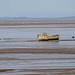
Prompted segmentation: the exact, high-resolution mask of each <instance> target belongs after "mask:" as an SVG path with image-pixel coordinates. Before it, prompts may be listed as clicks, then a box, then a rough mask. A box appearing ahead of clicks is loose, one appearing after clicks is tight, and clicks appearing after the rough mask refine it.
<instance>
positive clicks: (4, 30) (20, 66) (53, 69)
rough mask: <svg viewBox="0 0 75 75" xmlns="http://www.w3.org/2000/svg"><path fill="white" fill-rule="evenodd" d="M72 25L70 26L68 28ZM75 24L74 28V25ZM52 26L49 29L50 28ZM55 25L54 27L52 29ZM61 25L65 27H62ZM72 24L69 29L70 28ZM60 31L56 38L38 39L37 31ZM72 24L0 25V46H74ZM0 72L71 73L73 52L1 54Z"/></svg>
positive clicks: (74, 69) (21, 74)
mask: <svg viewBox="0 0 75 75" xmlns="http://www.w3.org/2000/svg"><path fill="white" fill-rule="evenodd" d="M71 26H72V27H71ZM73 26H74V27H73ZM51 27H52V28H51ZM55 27H57V28H55ZM63 27H64V28H63ZM65 27H67V28H65ZM70 27H71V28H70ZM43 32H47V33H50V35H54V34H59V35H60V38H59V40H57V41H40V42H39V41H38V40H37V35H38V34H39V33H43ZM73 35H75V25H74V24H73V25H25V26H0V36H1V37H2V38H3V40H0V49H7V48H9V49H10V50H11V48H42V49H58V48H62V49H64V48H69V49H71V48H75V39H74V38H72V36H73ZM0 74H1V75H29V74H30V75H60V74H61V75H74V74H75V55H74V54H57V53H54V54H51V53H42V54H41V53H37V54H35V53H17V54H16V53H11V54H10V53H6V54H4V53H2V54H0Z"/></svg>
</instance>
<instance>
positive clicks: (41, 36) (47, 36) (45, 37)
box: [38, 33, 59, 41]
mask: <svg viewBox="0 0 75 75" xmlns="http://www.w3.org/2000/svg"><path fill="white" fill-rule="evenodd" d="M48 40H59V35H53V36H50V34H49V33H43V34H39V35H38V41H48Z"/></svg>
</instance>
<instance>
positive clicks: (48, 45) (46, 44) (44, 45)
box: [38, 41, 59, 48]
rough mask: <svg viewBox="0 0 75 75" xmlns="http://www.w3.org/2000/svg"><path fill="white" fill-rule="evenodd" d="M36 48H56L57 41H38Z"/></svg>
mask: <svg viewBox="0 0 75 75" xmlns="http://www.w3.org/2000/svg"><path fill="white" fill-rule="evenodd" d="M38 46H39V47H40V48H58V47H59V41H39V42H38Z"/></svg>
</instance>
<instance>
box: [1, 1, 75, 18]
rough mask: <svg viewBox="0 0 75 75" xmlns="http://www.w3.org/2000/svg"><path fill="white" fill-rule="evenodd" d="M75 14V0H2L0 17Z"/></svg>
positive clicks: (40, 16) (46, 16)
mask: <svg viewBox="0 0 75 75" xmlns="http://www.w3.org/2000/svg"><path fill="white" fill-rule="evenodd" d="M71 16H75V0H0V17H30V18H54V17H71Z"/></svg>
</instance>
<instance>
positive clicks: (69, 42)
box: [0, 24, 75, 48]
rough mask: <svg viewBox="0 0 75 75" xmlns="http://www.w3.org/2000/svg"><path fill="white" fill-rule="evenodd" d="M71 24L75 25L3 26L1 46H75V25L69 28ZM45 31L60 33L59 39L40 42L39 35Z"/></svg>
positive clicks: (0, 30)
mask: <svg viewBox="0 0 75 75" xmlns="http://www.w3.org/2000/svg"><path fill="white" fill-rule="evenodd" d="M70 26H72V27H73V26H75V25H74V24H73V25H69V24H68V25H28V26H27V25H25V26H1V27H0V36H1V38H3V39H4V40H0V48H15V47H16V48H18V47H19V48H38V47H39V48H68V47H69V48H75V46H74V45H75V38H72V36H75V27H73V28H68V27H70ZM26 27H27V28H26ZM50 27H58V28H50ZM59 27H60V28H59ZM62 27H64V28H62ZM65 27H67V28H65ZM45 32H46V33H50V35H55V34H59V35H60V38H59V41H47V42H46V41H45V42H38V40H37V35H38V34H40V33H45Z"/></svg>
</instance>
